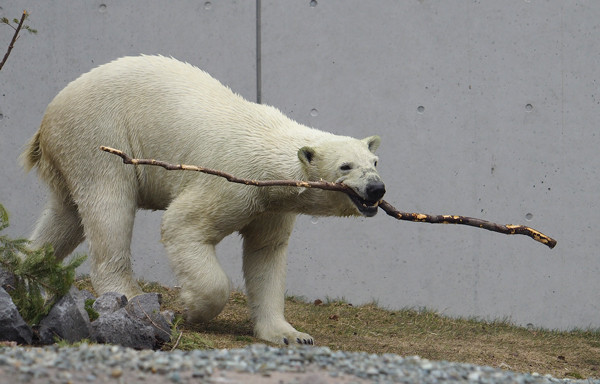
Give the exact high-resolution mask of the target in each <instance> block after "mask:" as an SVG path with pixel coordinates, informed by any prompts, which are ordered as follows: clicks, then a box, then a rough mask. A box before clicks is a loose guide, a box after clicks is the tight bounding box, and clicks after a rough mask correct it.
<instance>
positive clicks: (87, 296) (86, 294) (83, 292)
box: [79, 289, 96, 301]
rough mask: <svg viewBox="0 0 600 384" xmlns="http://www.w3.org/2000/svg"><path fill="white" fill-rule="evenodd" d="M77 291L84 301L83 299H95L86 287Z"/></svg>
mask: <svg viewBox="0 0 600 384" xmlns="http://www.w3.org/2000/svg"><path fill="white" fill-rule="evenodd" d="M79 292H80V293H81V295H82V296H83V300H84V301H85V300H96V296H94V294H93V293H92V292H90V291H88V290H87V289H83V290H81V291H79Z"/></svg>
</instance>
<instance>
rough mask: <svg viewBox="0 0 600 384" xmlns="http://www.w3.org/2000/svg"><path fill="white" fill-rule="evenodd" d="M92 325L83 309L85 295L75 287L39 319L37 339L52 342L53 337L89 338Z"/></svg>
mask: <svg viewBox="0 0 600 384" xmlns="http://www.w3.org/2000/svg"><path fill="white" fill-rule="evenodd" d="M91 332H92V327H91V323H90V318H89V316H88V313H87V311H86V310H85V297H84V295H83V294H81V293H80V292H79V290H78V289H77V288H75V287H71V290H70V291H69V292H68V293H67V294H66V295H65V296H63V297H62V298H61V299H60V300H59V301H58V302H57V303H56V304H55V305H54V306H53V307H52V309H51V310H50V312H49V313H48V315H47V316H46V317H45V318H43V319H42V321H40V325H39V341H40V343H41V344H52V343H54V341H55V338H56V337H58V338H60V339H64V340H67V341H70V342H76V341H79V340H81V339H89V338H90V336H91Z"/></svg>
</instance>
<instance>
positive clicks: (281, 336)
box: [255, 322, 315, 345]
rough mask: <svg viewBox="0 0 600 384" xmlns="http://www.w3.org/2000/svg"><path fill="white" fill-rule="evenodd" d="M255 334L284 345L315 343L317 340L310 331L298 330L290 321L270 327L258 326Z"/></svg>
mask: <svg viewBox="0 0 600 384" xmlns="http://www.w3.org/2000/svg"><path fill="white" fill-rule="evenodd" d="M255 335H256V337H258V338H259V339H263V340H267V341H270V342H272V343H275V344H284V345H314V343H315V340H314V339H313V337H312V336H311V335H309V334H308V333H303V332H298V331H296V330H295V329H294V327H292V326H291V325H290V324H289V323H287V322H284V323H281V324H277V325H271V326H270V327H256V329H255Z"/></svg>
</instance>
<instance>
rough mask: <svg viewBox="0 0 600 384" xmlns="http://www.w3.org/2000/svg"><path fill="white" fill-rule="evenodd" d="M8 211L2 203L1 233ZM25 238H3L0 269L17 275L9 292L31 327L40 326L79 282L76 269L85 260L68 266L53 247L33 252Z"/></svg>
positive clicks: (81, 258)
mask: <svg viewBox="0 0 600 384" xmlns="http://www.w3.org/2000/svg"><path fill="white" fill-rule="evenodd" d="M8 224H9V222H8V212H7V211H6V209H5V208H4V207H3V206H2V205H1V204H0V232H1V231H3V230H4V229H6V228H7V227H8ZM28 244H29V242H28V241H27V240H25V239H10V238H9V237H8V236H5V235H2V236H0V267H2V269H4V270H5V271H8V272H10V273H11V274H12V275H13V276H14V283H13V285H12V286H11V287H10V288H9V289H8V290H7V291H8V293H9V294H10V296H11V298H12V300H13V302H14V303H15V305H16V306H17V308H18V309H19V313H20V314H21V316H22V317H23V319H24V320H25V321H26V322H27V323H29V324H37V323H38V322H39V321H40V320H41V319H42V318H43V317H44V316H45V315H46V314H48V311H50V308H52V305H53V304H54V303H55V302H56V300H58V299H60V298H61V297H62V296H64V295H65V294H66V293H67V292H68V291H69V289H70V288H71V285H72V284H73V281H74V280H75V269H76V268H77V267H79V266H80V265H81V264H82V263H83V262H84V260H85V258H86V256H85V255H77V256H75V257H74V258H72V259H71V260H70V261H69V262H68V263H67V264H66V265H63V264H62V263H61V262H60V261H59V260H57V259H56V258H55V257H54V251H53V250H52V247H51V246H46V247H44V248H41V249H34V250H31V249H29V248H28Z"/></svg>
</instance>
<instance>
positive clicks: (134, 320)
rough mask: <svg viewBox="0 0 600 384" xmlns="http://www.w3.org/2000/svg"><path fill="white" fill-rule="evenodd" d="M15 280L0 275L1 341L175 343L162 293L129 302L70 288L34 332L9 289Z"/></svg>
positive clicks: (146, 346)
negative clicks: (85, 340) (171, 340)
mask: <svg viewBox="0 0 600 384" xmlns="http://www.w3.org/2000/svg"><path fill="white" fill-rule="evenodd" d="M11 278H12V277H11V276H10V275H8V274H6V273H4V274H3V273H2V272H0V341H15V342H17V343H19V344H35V345H46V344H53V343H54V342H56V340H60V339H62V340H66V341H69V342H77V341H80V340H83V339H87V340H90V341H93V342H97V343H108V344H115V345H122V346H124V347H130V348H135V349H158V348H160V347H161V346H162V345H163V344H164V343H166V342H168V341H169V340H170V339H171V323H172V321H173V313H172V312H169V311H164V312H161V311H160V301H161V296H160V294H158V293H146V294H143V295H139V296H136V297H134V298H132V299H131V300H127V298H126V297H125V296H124V295H121V294H120V293H114V292H110V293H105V294H104V295H102V296H100V297H98V298H96V297H94V295H92V293H90V292H89V291H80V290H78V289H77V288H75V287H71V290H70V291H69V292H68V293H67V294H66V295H65V296H64V297H62V298H61V299H60V300H59V301H58V302H57V303H56V304H55V305H54V306H53V307H52V309H51V310H50V312H49V313H48V315H47V316H46V317H45V318H44V319H42V320H41V321H40V323H39V324H38V325H36V326H34V327H33V328H32V327H30V326H29V325H28V324H27V323H25V321H24V320H23V318H22V317H21V315H20V314H19V311H18V310H17V307H16V306H15V304H14V303H13V301H12V299H11V297H10V295H9V294H8V293H7V291H6V289H8V288H9V287H10V279H11ZM86 302H87V308H86ZM92 303H93V304H92ZM90 304H91V306H90ZM90 308H91V309H90ZM90 316H91V317H92V319H90Z"/></svg>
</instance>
